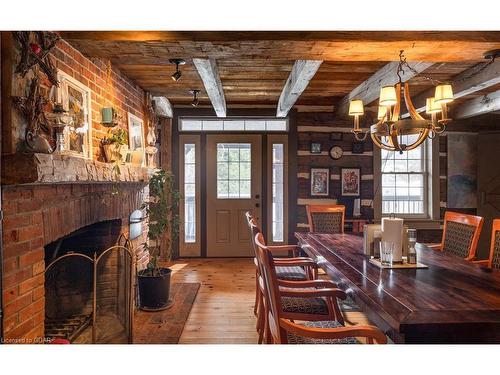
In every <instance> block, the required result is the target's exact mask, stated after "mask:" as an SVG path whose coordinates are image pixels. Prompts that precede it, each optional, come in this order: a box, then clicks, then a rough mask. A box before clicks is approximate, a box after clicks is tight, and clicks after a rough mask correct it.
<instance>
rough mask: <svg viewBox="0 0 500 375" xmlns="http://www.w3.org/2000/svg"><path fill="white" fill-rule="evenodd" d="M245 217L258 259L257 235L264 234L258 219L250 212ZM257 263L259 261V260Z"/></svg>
mask: <svg viewBox="0 0 500 375" xmlns="http://www.w3.org/2000/svg"><path fill="white" fill-rule="evenodd" d="M245 216H246V218H247V223H248V229H249V231H250V240H251V241H252V248H253V251H254V253H255V257H256V258H257V245H256V244H255V235H256V234H257V233H262V231H261V230H260V228H259V226H258V225H257V218H255V217H254V216H253V215H252V213H251V212H250V211H247V212H245ZM264 245H265V242H264ZM257 261H259V260H258V258H257Z"/></svg>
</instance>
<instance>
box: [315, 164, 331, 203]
mask: <svg viewBox="0 0 500 375" xmlns="http://www.w3.org/2000/svg"><path fill="white" fill-rule="evenodd" d="M329 187H330V169H328V168H311V196H312V197H316V196H321V197H327V196H328V195H329V190H330V189H329Z"/></svg>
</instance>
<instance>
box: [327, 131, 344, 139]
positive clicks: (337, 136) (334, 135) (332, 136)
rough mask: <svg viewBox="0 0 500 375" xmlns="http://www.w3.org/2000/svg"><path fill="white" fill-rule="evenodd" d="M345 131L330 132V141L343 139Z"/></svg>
mask: <svg viewBox="0 0 500 375" xmlns="http://www.w3.org/2000/svg"><path fill="white" fill-rule="evenodd" d="M342 136H343V133H342V132H333V133H330V141H341V140H342Z"/></svg>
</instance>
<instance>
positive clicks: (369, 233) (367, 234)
mask: <svg viewBox="0 0 500 375" xmlns="http://www.w3.org/2000/svg"><path fill="white" fill-rule="evenodd" d="M408 229H409V228H408V225H403V232H402V234H401V235H402V236H403V237H402V244H403V246H402V256H403V257H406V256H407V255H408ZM381 230H382V225H381V224H366V225H365V226H364V227H363V253H364V254H365V255H368V256H371V257H376V258H378V257H379V252H378V251H376V250H375V249H374V245H373V244H374V233H375V232H376V231H381Z"/></svg>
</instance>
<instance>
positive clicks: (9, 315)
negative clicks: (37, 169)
mask: <svg viewBox="0 0 500 375" xmlns="http://www.w3.org/2000/svg"><path fill="white" fill-rule="evenodd" d="M146 194H147V187H146V185H145V184H144V182H143V183H139V182H128V183H121V184H119V186H118V189H117V190H115V188H112V186H111V184H110V183H90V184H89V183H73V184H52V185H44V184H40V185H25V186H23V185H18V186H6V187H4V189H3V194H2V199H3V202H4V215H5V217H4V232H3V244H4V279H3V289H4V290H3V298H4V299H3V301H4V338H5V340H7V341H9V340H12V341H14V342H16V341H19V342H23V341H24V342H30V340H34V339H36V338H42V337H45V336H44V335H45V332H44V331H45V324H44V321H45V315H46V311H45V309H46V298H45V297H46V296H45V267H46V265H47V264H48V263H49V262H50V260H51V259H50V257H51V256H52V254H53V251H46V250H48V249H49V248H50V246H51V244H52V246H53V244H54V243H55V242H57V240H59V239H61V238H64V237H66V236H68V235H70V234H72V233H75V232H77V231H78V230H81V229H82V228H86V227H89V226H92V225H95V224H96V223H101V222H106V221H112V222H113V230H114V233H113V236H114V237H115V238H114V239H112V240H111V242H109V241H108V242H107V243H104V242H102V243H101V242H100V240H102V238H103V237H102V234H101V235H98V234H96V233H95V232H94V233H92V231H91V232H90V235H89V236H88V237H87V239H88V240H89V241H92V240H94V241H95V243H96V244H97V245H99V246H97V245H95V246H97V247H100V246H101V245H102V246H108V245H111V244H114V243H116V241H117V238H118V237H119V235H120V234H124V235H125V236H127V237H128V231H129V216H130V214H131V213H132V211H134V210H136V209H138V208H139V207H140V205H141V203H142V202H143V200H144V197H145V195H146ZM143 229H144V230H143V235H141V236H140V237H138V238H136V239H134V240H133V241H132V246H133V248H135V249H137V248H139V245H140V244H141V243H142V242H144V240H145V235H144V231H145V230H146V225H144V228H143ZM78 243H80V244H81V241H78ZM70 246H71V247H74V249H73V250H72V251H78V250H79V249H78V248H77V247H75V244H73V245H70ZM84 247H85V246H84ZM80 250H81V251H87V252H92V250H94V249H90V250H89V248H88V247H87V248H86V250H84V249H80ZM95 250H96V251H98V249H97V248H95ZM102 250H104V249H102ZM49 253H50V254H49ZM135 255H136V260H137V265H138V268H142V267H144V264H145V262H147V254H144V253H143V252H140V251H139V252H136V254H135Z"/></svg>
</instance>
